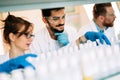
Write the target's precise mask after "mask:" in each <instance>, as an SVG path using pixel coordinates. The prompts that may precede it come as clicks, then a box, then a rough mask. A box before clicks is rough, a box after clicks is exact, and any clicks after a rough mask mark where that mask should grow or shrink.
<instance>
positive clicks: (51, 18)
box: [45, 15, 65, 23]
mask: <svg viewBox="0 0 120 80" xmlns="http://www.w3.org/2000/svg"><path fill="white" fill-rule="evenodd" d="M45 18H46V19H47V20H49V21H50V22H51V23H58V22H59V21H60V17H57V16H55V17H45ZM61 19H62V20H65V15H64V16H62V17H61Z"/></svg>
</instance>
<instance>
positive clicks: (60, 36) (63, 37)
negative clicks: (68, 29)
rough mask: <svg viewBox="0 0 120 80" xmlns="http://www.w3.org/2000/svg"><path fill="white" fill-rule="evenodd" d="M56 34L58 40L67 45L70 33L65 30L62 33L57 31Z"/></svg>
mask: <svg viewBox="0 0 120 80" xmlns="http://www.w3.org/2000/svg"><path fill="white" fill-rule="evenodd" d="M55 36H57V40H58V42H59V43H60V44H62V45H63V46H66V45H67V44H68V43H69V39H68V35H67V34H66V33H64V32H62V33H55Z"/></svg>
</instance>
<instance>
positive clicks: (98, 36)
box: [85, 31, 111, 45]
mask: <svg viewBox="0 0 120 80" xmlns="http://www.w3.org/2000/svg"><path fill="white" fill-rule="evenodd" d="M85 38H86V39H87V40H90V41H96V39H99V41H100V43H101V44H103V43H104V41H105V43H106V44H107V45H111V43H110V41H109V39H108V38H107V37H106V36H105V35H104V34H103V33H100V32H93V31H88V32H86V33H85ZM96 43H97V42H96ZM97 45H98V43H97Z"/></svg>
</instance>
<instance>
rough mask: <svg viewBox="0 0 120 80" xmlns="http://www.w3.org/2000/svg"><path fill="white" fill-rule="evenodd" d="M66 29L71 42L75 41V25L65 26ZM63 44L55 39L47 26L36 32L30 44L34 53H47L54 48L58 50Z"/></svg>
mask: <svg viewBox="0 0 120 80" xmlns="http://www.w3.org/2000/svg"><path fill="white" fill-rule="evenodd" d="M64 31H65V32H66V33H67V34H68V38H69V42H70V43H71V42H73V41H75V35H76V33H77V31H76V29H75V28H73V27H67V26H65V29H64ZM61 47H63V46H62V45H60V44H59V43H58V41H57V40H53V39H52V38H51V37H50V34H49V32H48V30H47V28H46V27H43V28H42V29H41V30H40V31H39V32H37V33H36V34H35V38H34V40H33V42H32V44H31V46H30V50H31V52H32V53H37V54H41V53H46V52H51V51H54V50H58V49H60V48H61Z"/></svg>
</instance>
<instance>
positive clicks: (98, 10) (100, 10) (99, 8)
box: [93, 3, 112, 19]
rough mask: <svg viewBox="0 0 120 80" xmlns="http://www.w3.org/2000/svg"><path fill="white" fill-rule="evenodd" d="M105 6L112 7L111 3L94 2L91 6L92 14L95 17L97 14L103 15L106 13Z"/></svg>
mask: <svg viewBox="0 0 120 80" xmlns="http://www.w3.org/2000/svg"><path fill="white" fill-rule="evenodd" d="M106 7H112V4H111V3H99V4H95V5H94V7H93V16H94V18H95V19H96V18H97V17H98V16H100V15H103V16H105V14H106V13H107V11H106Z"/></svg>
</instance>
